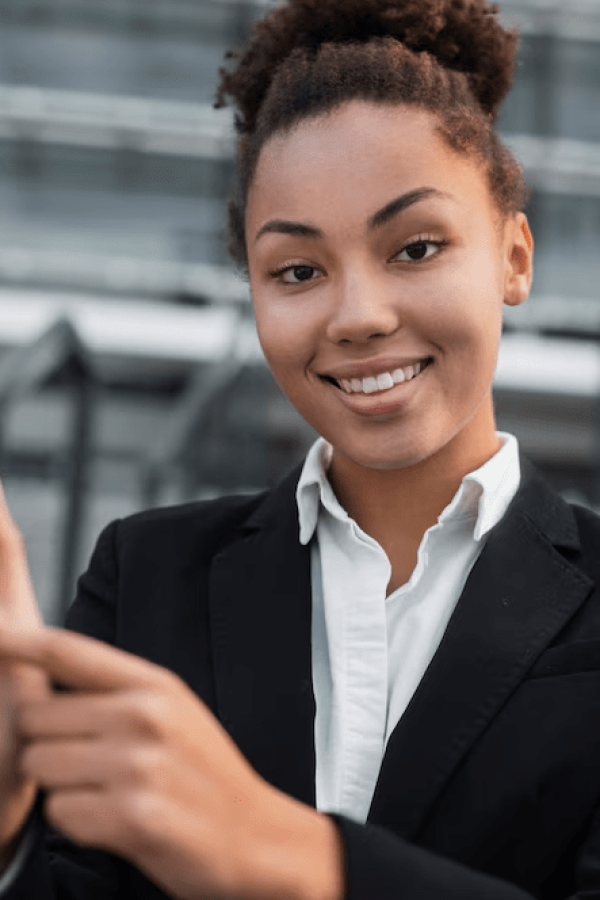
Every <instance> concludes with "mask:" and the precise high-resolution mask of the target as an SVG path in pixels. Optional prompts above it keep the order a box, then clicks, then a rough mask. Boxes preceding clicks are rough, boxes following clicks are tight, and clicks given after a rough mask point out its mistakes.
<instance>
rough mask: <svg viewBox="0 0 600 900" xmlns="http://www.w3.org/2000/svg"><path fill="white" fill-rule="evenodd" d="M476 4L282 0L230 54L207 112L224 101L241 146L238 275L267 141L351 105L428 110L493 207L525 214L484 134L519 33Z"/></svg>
mask: <svg viewBox="0 0 600 900" xmlns="http://www.w3.org/2000/svg"><path fill="white" fill-rule="evenodd" d="M497 13H498V8H497V7H496V6H489V5H488V3H487V2H486V0H288V2H287V3H286V4H285V5H284V6H280V7H277V8H276V9H275V10H273V11H272V12H271V13H270V14H269V15H267V16H266V18H264V19H263V20H262V21H260V22H258V23H257V24H256V25H255V26H254V30H253V32H252V34H251V37H250V39H249V41H248V44H247V46H246V47H245V49H243V50H242V51H240V52H239V53H236V52H232V51H230V52H229V53H228V54H227V58H228V59H237V61H238V62H237V67H236V68H235V70H234V71H227V69H225V68H222V69H220V73H219V74H220V84H219V87H218V89H217V95H216V100H215V104H214V105H215V107H217V108H218V107H221V106H224V105H225V102H226V100H225V98H226V97H227V96H229V97H231V98H232V99H233V101H234V103H235V105H236V106H237V114H236V119H235V122H236V129H237V132H238V137H239V142H238V151H237V167H236V173H235V178H234V185H233V192H232V195H231V198H230V201H229V250H230V252H231V255H232V257H233V259H234V261H235V262H236V263H237V265H238V267H239V268H240V269H241V270H242V271H243V272H245V273H246V274H247V269H248V261H247V253H246V240H245V229H244V217H245V209H246V200H247V195H248V190H249V186H250V184H251V181H252V177H253V175H254V171H255V168H256V163H257V160H258V157H259V154H260V150H261V148H262V147H263V145H264V143H265V141H267V139H268V138H269V137H271V136H272V135H273V134H275V133H276V132H277V133H280V132H285V131H288V130H290V129H291V128H292V127H293V126H294V125H295V124H296V123H297V122H299V121H300V120H302V119H306V118H309V117H315V116H318V115H320V114H324V113H326V112H329V111H331V110H333V109H334V108H336V107H338V106H340V105H341V104H342V103H344V102H346V101H350V100H367V101H373V102H375V103H386V104H396V105H401V104H404V105H412V106H415V107H418V108H420V109H424V110H428V111H430V112H432V113H434V114H435V115H436V117H437V119H438V129H439V131H440V133H441V135H442V136H443V138H444V139H445V140H446V142H447V144H448V145H449V146H450V147H451V148H452V149H453V150H455V151H457V152H459V153H465V154H469V153H470V154H472V155H473V156H474V157H476V158H477V159H478V160H479V162H480V163H481V164H482V165H483V166H484V167H485V169H486V171H487V175H488V180H489V185H490V190H491V193H492V196H493V198H494V200H495V201H496V206H497V208H498V210H499V211H500V213H502V214H504V215H506V214H509V213H513V212H517V211H518V210H521V209H523V207H524V205H525V201H526V189H525V182H524V177H523V171H522V168H521V166H520V164H519V163H518V161H517V160H516V159H515V158H514V157H513V156H512V154H511V153H510V151H509V150H508V148H507V147H506V146H505V145H504V144H503V143H502V141H501V140H500V138H499V136H498V134H497V133H496V131H495V130H494V127H493V126H494V122H495V120H496V118H497V116H498V111H499V108H500V105H501V103H502V101H503V99H504V97H505V96H506V94H507V93H508V91H509V90H510V87H511V85H512V82H513V77H514V67H515V58H516V52H517V41H518V38H517V34H516V32H515V31H508V30H505V29H504V28H503V27H502V26H501V24H500V22H499V21H498V18H497Z"/></svg>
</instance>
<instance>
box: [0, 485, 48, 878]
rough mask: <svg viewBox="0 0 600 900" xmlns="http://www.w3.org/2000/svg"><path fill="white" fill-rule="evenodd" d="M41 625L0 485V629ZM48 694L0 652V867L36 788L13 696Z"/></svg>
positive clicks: (29, 630)
mask: <svg viewBox="0 0 600 900" xmlns="http://www.w3.org/2000/svg"><path fill="white" fill-rule="evenodd" d="M42 627H43V620H42V616H41V614H40V611H39V608H38V605H37V602H36V599H35V594H34V591H33V587H32V585H31V579H30V577H29V568H28V565H27V557H26V554H25V548H24V545H23V540H22V538H21V534H20V532H19V530H18V528H17V526H16V524H15V522H14V520H13V518H12V516H11V514H10V510H9V509H8V506H7V503H6V499H5V497H4V491H3V490H2V486H1V485H0V633H1V634H5V633H8V632H10V633H19V634H33V633H35V632H36V631H39V630H40V629H41V628H42ZM47 694H48V680H47V676H46V674H45V673H44V672H43V671H42V670H41V669H39V668H32V667H31V666H29V665H23V664H20V663H14V662H8V661H7V660H5V659H3V657H2V655H1V654H0V866H4V865H5V864H6V862H7V861H8V858H9V856H10V852H11V843H12V842H13V840H14V839H15V838H16V837H18V834H19V832H20V830H21V827H22V825H23V823H24V821H25V820H26V818H27V816H28V814H29V811H30V809H31V806H32V805H33V802H34V799H35V794H36V791H37V785H36V783H35V780H34V779H31V778H28V777H24V775H23V773H22V772H21V770H20V768H19V766H18V765H17V759H18V752H19V739H18V735H17V732H16V728H15V725H16V721H15V717H16V704H17V700H18V699H20V700H36V699H37V700H39V699H42V698H43V697H44V696H46V695H47Z"/></svg>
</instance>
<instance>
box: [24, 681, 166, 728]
mask: <svg viewBox="0 0 600 900" xmlns="http://www.w3.org/2000/svg"><path fill="white" fill-rule="evenodd" d="M144 699H145V696H144V695H141V696H139V698H138V695H137V694H136V693H131V692H126V691H123V692H113V691H111V692H103V693H92V694H90V693H87V692H85V691H77V692H76V693H74V694H65V695H63V694H52V695H50V696H49V697H48V699H44V700H42V701H41V702H36V701H34V702H30V703H24V704H23V705H22V706H21V707H20V708H19V709H18V714H17V730H18V732H19V734H20V735H21V736H22V737H24V738H26V739H29V740H33V739H41V738H58V737H69V738H73V737H78V736H79V737H93V736H97V735H100V734H107V733H109V732H110V733H111V734H113V735H118V734H135V733H141V734H145V735H148V734H149V733H151V732H152V730H153V729H152V727H151V726H152V716H151V715H148V714H146V715H144V713H145V709H144V707H145V706H146V707H147V706H150V707H151V703H144ZM149 712H150V713H151V712H152V710H151V708H150V710H149Z"/></svg>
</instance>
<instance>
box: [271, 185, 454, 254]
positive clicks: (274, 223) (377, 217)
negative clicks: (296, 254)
mask: <svg viewBox="0 0 600 900" xmlns="http://www.w3.org/2000/svg"><path fill="white" fill-rule="evenodd" d="M430 197H441V198H443V199H452V197H451V195H450V194H446V193H445V192H444V191H438V190H437V189H436V188H430V187H423V188H417V189H416V190H414V191H409V192H408V193H406V194H402V195H401V196H400V197H396V198H395V199H394V200H390V202H389V203H386V205H385V206H384V207H383V208H382V209H380V210H378V211H377V212H376V213H374V214H373V215H372V216H371V217H370V218H369V219H368V221H367V228H368V230H369V231H375V230H377V229H378V228H382V227H383V226H384V225H386V224H387V223H388V222H389V221H390V220H391V219H393V218H394V217H395V216H398V215H400V213H401V212H404V210H406V209H408V208H409V206H414V204H415V203H420V202H421V201H423V200H428V199H429V198H430ZM263 234H291V235H294V236H295V237H305V238H322V237H324V236H325V235H324V233H323V231H322V230H321V229H320V228H317V227H316V226H314V225H306V224H305V223H303V222H289V221H287V220H285V219H271V220H270V221H269V222H266V223H265V224H264V225H263V226H262V228H260V229H259V230H258V233H257V235H256V237H255V238H254V242H255V243H256V241H258V239H259V238H260V237H262V236H263Z"/></svg>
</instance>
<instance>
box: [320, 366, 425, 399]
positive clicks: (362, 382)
mask: <svg viewBox="0 0 600 900" xmlns="http://www.w3.org/2000/svg"><path fill="white" fill-rule="evenodd" d="M426 365H427V364H426V362H424V361H423V362H418V363H415V364H414V365H412V366H405V367H404V368H403V369H394V370H393V372H382V373H381V375H376V376H369V377H367V378H341V379H339V380H338V384H339V386H340V387H341V388H342V390H344V391H345V392H346V393H347V394H375V393H377V392H378V391H389V389H390V388H393V387H394V385H396V384H402V383H403V382H405V381H410V380H411V379H412V378H415V377H416V376H417V375H419V374H420V373H421V372H422V371H423V369H424V368H425V366H426Z"/></svg>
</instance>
